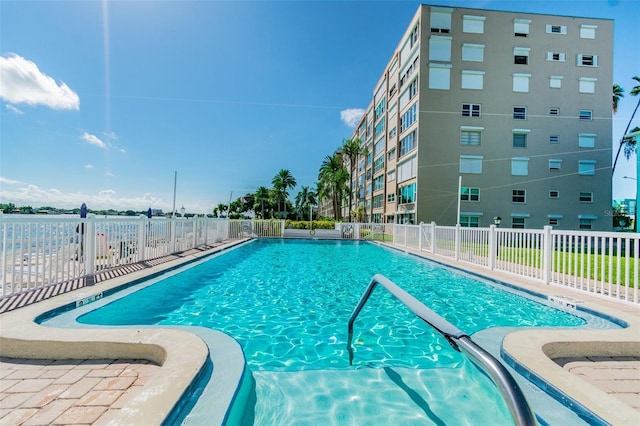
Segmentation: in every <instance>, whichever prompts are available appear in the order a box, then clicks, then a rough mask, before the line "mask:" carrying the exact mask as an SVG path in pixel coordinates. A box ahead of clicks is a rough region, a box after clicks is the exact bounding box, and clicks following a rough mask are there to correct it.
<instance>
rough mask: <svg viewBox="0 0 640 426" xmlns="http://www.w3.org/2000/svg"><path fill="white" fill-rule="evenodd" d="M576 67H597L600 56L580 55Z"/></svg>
mask: <svg viewBox="0 0 640 426" xmlns="http://www.w3.org/2000/svg"><path fill="white" fill-rule="evenodd" d="M576 65H577V66H579V67H597V66H598V55H582V54H578V56H577V58H576Z"/></svg>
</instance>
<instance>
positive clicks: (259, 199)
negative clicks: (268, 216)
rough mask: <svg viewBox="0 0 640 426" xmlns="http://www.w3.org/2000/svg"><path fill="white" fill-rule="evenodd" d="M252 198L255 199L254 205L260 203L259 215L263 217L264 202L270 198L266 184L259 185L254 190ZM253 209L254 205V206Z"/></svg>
mask: <svg viewBox="0 0 640 426" xmlns="http://www.w3.org/2000/svg"><path fill="white" fill-rule="evenodd" d="M253 199H254V201H255V205H257V204H258V203H260V216H261V217H262V219H264V202H265V201H266V202H269V200H270V199H271V194H269V190H268V189H267V187H266V186H260V187H258V189H257V190H256V192H255V194H254V196H253ZM254 209H255V206H254Z"/></svg>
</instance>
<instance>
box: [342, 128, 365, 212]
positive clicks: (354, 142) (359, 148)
mask: <svg viewBox="0 0 640 426" xmlns="http://www.w3.org/2000/svg"><path fill="white" fill-rule="evenodd" d="M340 149H341V151H342V155H344V156H345V157H346V158H347V159H349V220H351V207H352V202H353V178H354V176H353V175H354V170H355V168H356V164H357V162H358V158H360V156H361V155H366V154H367V149H366V148H365V147H364V146H363V145H362V141H361V140H360V138H354V139H345V140H344V141H343V142H342V147H341V148H340Z"/></svg>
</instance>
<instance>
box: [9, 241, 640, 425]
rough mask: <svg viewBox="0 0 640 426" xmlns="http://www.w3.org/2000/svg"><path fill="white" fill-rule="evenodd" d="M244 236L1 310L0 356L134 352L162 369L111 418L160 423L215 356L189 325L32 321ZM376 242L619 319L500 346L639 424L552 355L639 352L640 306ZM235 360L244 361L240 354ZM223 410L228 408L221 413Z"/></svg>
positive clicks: (556, 384) (607, 416) (609, 412)
mask: <svg viewBox="0 0 640 426" xmlns="http://www.w3.org/2000/svg"><path fill="white" fill-rule="evenodd" d="M249 240H250V239H243V240H238V241H230V242H227V243H226V244H225V245H223V246H220V247H216V248H213V249H210V250H205V251H201V252H197V253H192V254H189V255H188V256H184V257H182V258H179V259H174V260H171V261H169V262H166V263H162V264H159V265H156V266H153V267H152V268H149V269H145V270H142V271H136V272H133V273H131V274H127V275H123V276H120V277H116V278H114V279H111V280H106V281H103V282H101V283H100V284H98V285H95V286H93V287H83V288H80V289H78V290H74V291H71V292H69V293H65V294H62V295H59V296H57V297H54V298H51V299H47V300H43V301H40V302H38V303H35V304H32V305H28V306H25V307H22V308H19V309H16V310H13V311H9V312H6V313H3V314H0V320H1V321H2V322H1V329H0V331H1V333H0V356H8V357H12V358H34V359H53V358H57V359H101V358H138V359H147V360H149V361H152V362H154V363H157V364H159V365H161V366H162V369H161V372H160V374H158V375H157V376H156V377H154V378H152V379H151V380H149V382H148V383H147V384H146V385H145V386H143V388H142V391H141V392H140V395H138V396H136V397H135V398H132V400H131V401H130V402H129V403H128V404H127V405H126V406H125V407H123V409H122V410H121V412H120V413H119V414H118V415H117V417H116V416H114V418H112V419H110V420H111V422H112V423H113V424H132V425H133V424H162V423H163V422H164V421H165V420H166V419H167V418H169V416H171V415H172V410H173V409H174V407H175V406H176V405H177V404H178V402H179V401H180V400H181V398H182V396H183V395H184V394H185V392H187V391H188V389H189V388H190V386H192V384H193V383H194V381H195V380H196V378H197V377H198V375H199V374H200V373H201V371H202V370H203V368H205V366H206V364H207V362H208V360H209V356H210V355H211V356H214V355H215V353H216V348H213V347H209V346H207V344H206V343H205V342H204V341H203V340H202V339H201V338H200V337H198V336H197V335H196V334H194V333H193V332H191V331H187V330H179V329H176V328H161V327H160V328H157V327H153V328H150V327H146V326H143V327H133V328H118V329H103V328H101V329H100V333H99V335H98V334H97V333H96V332H95V329H94V330H91V329H62V328H51V327H45V326H41V325H38V324H37V323H36V320H37V319H38V318H40V317H41V316H42V315H44V314H46V313H47V312H50V311H52V310H60V309H63V307H64V306H65V305H68V304H71V303H77V302H78V301H81V300H90V299H91V298H92V297H100V296H101V295H102V294H103V293H104V292H109V291H110V290H112V289H115V288H118V287H122V286H127V285H128V284H129V283H132V282H139V281H142V280H145V279H147V278H149V277H150V276H157V275H159V274H162V273H164V272H167V271H170V270H172V269H176V268H179V267H180V266H183V265H185V264H187V263H190V262H194V261H197V260H200V259H202V258H204V257H207V256H211V255H212V254H214V253H217V252H220V251H222V250H226V249H228V248H231V247H235V246H237V245H239V244H241V243H244V242H246V241H249ZM377 244H380V245H382V246H387V247H389V248H392V249H395V250H399V251H402V252H405V253H410V254H413V255H416V256H418V257H422V258H425V259H427V260H430V261H435V262H437V263H440V264H443V265H446V266H449V267H452V268H454V269H457V270H462V271H464V272H469V273H472V274H476V275H478V276H480V277H483V278H486V279H489V280H493V281H496V282H498V283H505V284H507V285H512V286H514V287H516V288H517V289H519V290H523V291H526V292H529V293H533V294H537V295H543V297H547V298H552V297H565V298H569V299H572V300H576V299H577V302H578V304H579V306H580V309H585V310H589V311H591V312H598V313H601V314H604V316H606V317H609V318H614V319H615V318H618V319H620V320H622V321H624V322H625V323H626V325H627V327H626V328H624V329H620V330H564V329H558V330H545V329H541V330H522V331H514V332H512V333H509V334H508V335H507V336H506V337H505V339H504V341H503V345H502V346H503V349H502V350H503V352H504V354H505V356H506V358H507V361H508V362H513V363H515V365H516V366H521V367H523V368H524V371H525V374H530V375H531V377H538V378H540V379H541V380H543V381H544V382H546V383H547V384H548V385H549V386H551V387H553V388H555V389H556V390H557V391H558V392H559V393H560V394H564V395H567V396H568V397H570V398H571V399H573V400H574V401H576V403H578V404H580V405H582V406H584V407H586V408H588V410H589V411H591V412H592V413H593V414H594V415H596V416H598V417H600V418H602V419H603V420H604V421H606V422H608V423H610V424H616V425H625V424H633V425H636V424H637V421H638V419H639V418H640V416H639V415H638V413H637V412H636V411H635V410H633V409H632V408H631V407H629V406H628V405H626V404H624V403H623V402H621V401H619V400H617V399H616V398H614V397H612V396H610V395H608V394H607V393H606V392H604V391H602V390H600V389H598V388H597V387H595V386H594V385H592V384H590V383H588V382H586V381H585V380H583V379H581V378H579V377H577V376H575V375H573V374H572V373H570V372H568V371H566V370H565V369H563V368H562V367H561V366H559V365H558V364H557V363H555V362H554V361H553V360H554V359H556V358H566V357H582V356H633V355H637V354H638V353H640V307H638V306H635V305H631V304H629V303H623V302H621V301H615V300H606V299H604V298H597V297H595V296H592V295H590V294H587V293H585V292H580V291H578V290H575V289H570V288H565V287H561V286H557V285H552V284H548V285H547V284H542V283H540V282H539V281H534V280H530V279H526V278H522V277H518V276H515V275H511V274H506V273H501V272H498V271H489V270H487V269H484V268H481V267H478V266H476V265H472V264H466V263H464V262H455V261H453V260H452V259H447V258H445V257H441V256H433V255H430V254H428V253H425V252H419V251H414V250H407V249H406V248H404V247H400V246H395V245H392V244H383V243H377ZM225 356H228V354H227V355H225ZM232 358H233V357H232ZM237 362H242V363H243V365H244V356H242V357H240V358H239V359H238V360H237ZM242 371H244V367H243V368H242ZM242 379H243V378H242V377H233V378H229V379H228V380H229V381H224V386H222V387H226V389H221V391H222V393H224V394H225V395H226V396H225V395H223V397H222V398H221V399H222V400H225V399H226V400H228V402H229V403H230V402H231V401H232V400H233V397H234V395H235V393H236V392H237V385H236V386H235V387H233V389H230V387H232V386H227V385H228V384H229V385H230V382H233V381H235V383H240V382H241V381H242ZM218 383H220V382H218ZM219 402H221V401H219ZM222 405H224V404H221V405H217V404H216V407H221V406H222ZM227 408H228V407H227ZM225 415H226V411H225V413H224V414H223V417H222V418H223V419H224V416H225ZM211 420H213V418H212V419H211ZM223 421H224V420H222V421H221V423H222V422H223Z"/></svg>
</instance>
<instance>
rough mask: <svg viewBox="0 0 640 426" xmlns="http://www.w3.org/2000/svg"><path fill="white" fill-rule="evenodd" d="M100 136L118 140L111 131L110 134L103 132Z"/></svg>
mask: <svg viewBox="0 0 640 426" xmlns="http://www.w3.org/2000/svg"><path fill="white" fill-rule="evenodd" d="M102 134H103V135H105V136H106V137H108V138H109V139H118V135H116V133H115V132H114V131H113V130H112V131H110V132H103V133H102Z"/></svg>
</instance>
